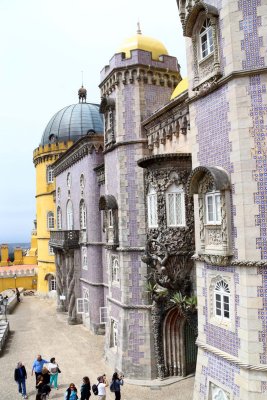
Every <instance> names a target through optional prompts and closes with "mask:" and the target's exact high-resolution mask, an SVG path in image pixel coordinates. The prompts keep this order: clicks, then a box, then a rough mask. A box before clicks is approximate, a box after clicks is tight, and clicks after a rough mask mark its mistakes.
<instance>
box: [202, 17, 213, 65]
mask: <svg viewBox="0 0 267 400" xmlns="http://www.w3.org/2000/svg"><path fill="white" fill-rule="evenodd" d="M199 38H200V52H201V58H205V57H207V56H208V55H209V54H211V53H212V52H213V50H214V45H213V37H212V26H211V21H210V18H206V19H205V21H204V22H203V25H202V28H201V29H200V35H199Z"/></svg>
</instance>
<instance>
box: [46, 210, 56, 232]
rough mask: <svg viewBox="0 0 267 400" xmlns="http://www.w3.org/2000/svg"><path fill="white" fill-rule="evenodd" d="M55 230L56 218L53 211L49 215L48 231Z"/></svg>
mask: <svg viewBox="0 0 267 400" xmlns="http://www.w3.org/2000/svg"><path fill="white" fill-rule="evenodd" d="M54 228H55V218H54V213H53V212H52V211H49V212H48V213H47V229H48V230H50V229H54Z"/></svg>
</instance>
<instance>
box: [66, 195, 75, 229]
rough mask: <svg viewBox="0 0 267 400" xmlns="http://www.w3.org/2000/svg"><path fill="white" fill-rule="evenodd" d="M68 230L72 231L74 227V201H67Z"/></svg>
mask: <svg viewBox="0 0 267 400" xmlns="http://www.w3.org/2000/svg"><path fill="white" fill-rule="evenodd" d="M66 210H67V230H68V231H72V230H73V229H74V215H73V205H72V201H71V200H68V201H67V207H66Z"/></svg>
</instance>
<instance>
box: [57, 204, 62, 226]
mask: <svg viewBox="0 0 267 400" xmlns="http://www.w3.org/2000/svg"><path fill="white" fill-rule="evenodd" d="M57 229H58V230H59V231H60V230H61V229H62V210H61V208H60V206H58V207H57Z"/></svg>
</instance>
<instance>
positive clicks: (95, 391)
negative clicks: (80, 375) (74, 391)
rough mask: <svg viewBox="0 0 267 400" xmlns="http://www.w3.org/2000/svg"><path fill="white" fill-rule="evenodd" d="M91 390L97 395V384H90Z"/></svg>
mask: <svg viewBox="0 0 267 400" xmlns="http://www.w3.org/2000/svg"><path fill="white" fill-rule="evenodd" d="M92 391H93V393H94V394H95V395H96V396H97V395H98V385H96V384H94V385H93V386H92Z"/></svg>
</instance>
